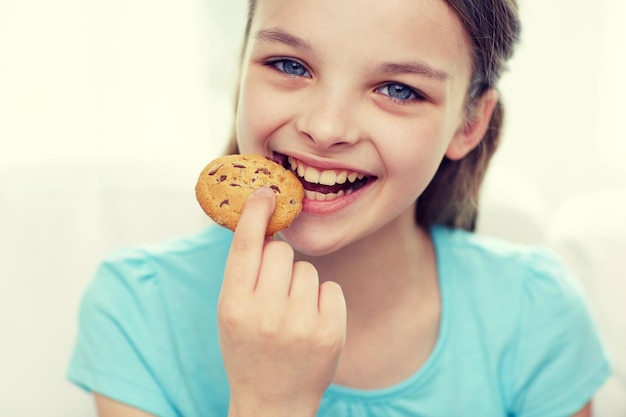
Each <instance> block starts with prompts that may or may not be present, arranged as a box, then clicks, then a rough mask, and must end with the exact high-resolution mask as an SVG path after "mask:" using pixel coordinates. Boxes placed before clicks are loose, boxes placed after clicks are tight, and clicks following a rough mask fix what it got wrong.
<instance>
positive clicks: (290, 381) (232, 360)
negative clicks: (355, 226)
mask: <svg viewBox="0 0 626 417" xmlns="http://www.w3.org/2000/svg"><path fill="white" fill-rule="evenodd" d="M274 206H275V196H274V192H273V191H272V190H270V189H268V188H261V189H259V190H257V191H256V192H255V193H254V194H253V195H252V196H251V197H250V198H249V199H248V200H247V201H246V204H245V206H244V210H243V212H242V214H241V218H240V220H239V224H238V226H237V229H236V230H235V234H234V237H233V242H232V246H231V249H230V254H229V256H228V261H227V264H226V271H225V273H224V283H223V285H222V291H221V294H220V298H219V303H218V327H219V339H220V348H221V350H222V355H223V357H224V365H225V367H226V373H227V375H228V380H229V384H230V391H231V398H230V411H229V416H230V417H234V416H237V417H249V416H254V417H265V416H272V417H282V416H289V417H300V416H306V417H312V416H315V414H316V413H317V409H318V408H319V403H320V401H321V398H322V395H323V393H324V391H326V389H327V388H328V386H329V385H330V383H331V381H332V379H333V377H334V375H335V372H336V370H337V364H338V362H339V356H340V354H341V351H342V349H343V346H344V343H345V334H346V305H345V300H344V297H343V293H342V291H341V288H340V287H339V285H338V284H336V283H334V282H325V283H323V284H322V285H320V283H319V278H318V275H317V271H316V269H315V267H314V266H313V265H312V264H310V263H306V262H296V263H294V262H293V260H294V252H293V249H292V248H291V246H289V244H287V243H285V242H281V241H272V240H271V238H269V239H265V230H266V227H267V223H268V221H269V218H270V216H271V214H272V212H273V210H274Z"/></svg>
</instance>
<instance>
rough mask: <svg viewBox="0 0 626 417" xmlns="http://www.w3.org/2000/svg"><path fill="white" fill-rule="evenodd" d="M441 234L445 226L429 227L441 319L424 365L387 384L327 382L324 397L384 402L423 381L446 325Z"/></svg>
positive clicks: (445, 335)
mask: <svg viewBox="0 0 626 417" xmlns="http://www.w3.org/2000/svg"><path fill="white" fill-rule="evenodd" d="M444 235H445V229H444V228H442V227H439V226H435V227H433V228H431V230H430V236H431V239H432V242H433V247H434V251H435V261H436V266H437V280H438V282H439V293H440V297H441V319H440V322H439V334H438V336H437V340H436V342H435V346H434V348H433V350H432V352H431V353H430V355H429V356H428V358H427V359H426V361H425V362H424V364H423V365H422V366H421V367H420V368H419V369H417V370H416V371H415V372H414V373H413V374H412V375H411V376H409V377H408V378H406V379H405V380H403V381H400V382H398V383H396V384H394V385H391V386H389V387H385V388H376V389H360V388H352V387H348V386H344V385H338V384H331V385H330V386H329V387H328V390H327V391H326V394H325V397H342V398H353V399H357V400H361V401H381V400H387V401H388V400H389V399H391V398H393V397H401V396H402V393H404V392H405V391H407V390H414V389H417V388H418V387H419V386H420V385H422V384H425V383H426V382H427V381H428V380H429V378H430V377H431V376H432V374H433V373H434V372H435V370H436V368H437V365H438V363H439V359H440V357H441V355H442V352H443V350H444V348H445V345H446V341H447V339H448V327H449V323H450V314H451V307H452V306H451V303H450V302H448V301H449V299H450V297H449V289H448V282H449V279H448V271H447V267H446V265H448V262H446V260H445V257H446V253H445V245H444V244H443V242H442V240H443V239H444Z"/></svg>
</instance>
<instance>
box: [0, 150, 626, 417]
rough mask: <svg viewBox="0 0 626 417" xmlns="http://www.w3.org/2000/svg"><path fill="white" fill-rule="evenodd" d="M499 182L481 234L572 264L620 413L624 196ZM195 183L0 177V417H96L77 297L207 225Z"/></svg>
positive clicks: (132, 175) (145, 169)
mask: <svg viewBox="0 0 626 417" xmlns="http://www.w3.org/2000/svg"><path fill="white" fill-rule="evenodd" d="M498 174H499V175H498V176H497V178H498V181H493V180H492V179H491V178H494V177H490V178H488V181H487V184H486V188H485V191H484V199H483V205H482V212H483V216H482V218H481V221H480V222H479V232H480V233H488V234H494V235H499V236H503V237H505V238H508V239H511V240H517V241H520V242H524V243H544V244H549V245H551V246H553V247H554V248H555V249H556V250H558V251H560V252H561V253H562V254H563V256H564V257H565V258H566V259H567V260H568V261H569V262H570V264H571V266H572V268H573V269H574V270H575V271H576V272H577V273H578V275H579V276H580V278H581V279H582V282H583V283H584V285H585V287H586V288H587V289H588V292H589V296H590V300H591V303H592V306H593V308H594V311H595V313H596V314H597V318H598V321H599V325H600V329H601V331H602V333H603V335H604V336H605V338H606V341H607V343H608V345H607V346H608V349H609V351H610V353H611V354H612V356H613V360H614V365H615V366H616V374H615V376H614V377H613V378H612V379H611V381H610V382H609V383H608V384H607V385H606V386H605V387H604V388H603V389H602V390H601V392H600V393H599V396H598V398H597V401H596V416H597V417H619V416H626V362H625V359H626V315H625V314H624V307H623V306H622V304H623V301H622V300H624V299H626V280H625V278H626V269H625V264H624V262H623V260H622V258H623V255H622V252H623V251H624V249H626V225H625V223H624V219H623V215H624V213H626V192H625V191H624V190H619V191H607V192H606V193H598V194H595V195H580V196H576V197H575V198H572V200H570V201H567V202H565V203H564V204H562V205H561V206H560V207H559V208H557V209H553V210H548V209H547V208H546V206H545V204H544V203H543V201H542V199H541V196H540V193H538V192H537V190H536V189H535V187H533V186H532V184H528V183H527V182H526V181H525V180H524V177H523V176H519V175H513V174H510V173H509V174H505V173H502V172H499V173H498ZM512 183H513V184H516V185H515V187H512V186H511V184H512ZM194 184H195V178H194V177H192V176H189V177H188V178H185V177H184V176H182V177H181V176H180V175H179V174H177V170H176V167H172V166H170V167H164V166H153V165H149V164H145V163H138V162H136V161H134V162H133V161H128V162H126V163H112V162H107V161H84V162H81V163H76V162H73V161H56V162H52V163H48V164H38V165H35V166H26V167H22V168H19V169H13V170H8V171H7V170H5V171H0V294H2V298H3V301H2V302H1V303H0V327H1V328H2V329H3V333H4V334H3V342H2V343H1V344H0V369H1V370H2V372H0V392H2V398H3V399H2V401H0V415H1V416H11V417H32V416H46V417H70V416H82V417H90V416H91V417H93V416H95V410H94V407H93V404H92V400H91V398H90V397H89V396H88V395H87V394H85V393H83V392H82V391H80V390H79V389H78V388H75V387H74V386H72V385H70V384H69V383H67V382H66V381H65V370H66V366H67V361H68V359H69V355H70V353H71V349H72V345H73V343H74V338H75V336H76V319H77V312H78V303H79V300H80V297H81V294H82V292H83V290H84V288H85V286H86V285H87V282H88V281H89V280H90V279H91V277H92V275H93V272H94V270H95V268H96V266H97V264H98V263H99V261H100V260H101V258H102V257H103V256H104V255H105V254H106V253H107V252H109V251H110V250H113V249H114V248H116V247H119V246H123V245H131V244H135V243H139V242H146V241H154V240H158V239H161V238H165V237H169V236H172V235H177V234H181V233H186V232H189V231H192V230H195V229H197V228H200V227H202V226H203V225H205V224H206V223H207V219H206V217H205V216H204V214H202V213H201V211H200V210H199V208H198V207H197V205H196V202H195V198H194V194H193V186H194ZM513 189H514V190H516V191H515V192H512V191H511V190H513Z"/></svg>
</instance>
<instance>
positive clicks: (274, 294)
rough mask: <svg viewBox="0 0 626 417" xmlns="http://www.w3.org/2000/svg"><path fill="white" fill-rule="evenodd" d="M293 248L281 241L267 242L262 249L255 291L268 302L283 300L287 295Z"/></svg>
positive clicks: (289, 284)
mask: <svg viewBox="0 0 626 417" xmlns="http://www.w3.org/2000/svg"><path fill="white" fill-rule="evenodd" d="M293 258H294V254H293V249H292V248H291V246H289V244H288V243H286V242H282V241H276V242H269V243H267V244H266V246H265V249H264V251H263V259H262V260H261V270H260V272H259V277H258V279H257V283H256V287H255V293H256V294H259V295H260V296H262V297H264V299H266V300H267V301H268V302H270V303H272V302H278V301H279V300H281V299H282V300H284V299H286V298H287V296H288V295H289V287H290V286H291V273H292V269H293Z"/></svg>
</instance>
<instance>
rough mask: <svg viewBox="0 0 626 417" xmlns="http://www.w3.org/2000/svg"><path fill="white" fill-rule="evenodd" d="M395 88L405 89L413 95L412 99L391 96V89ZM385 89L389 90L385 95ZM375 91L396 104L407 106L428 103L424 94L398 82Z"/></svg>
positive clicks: (390, 83)
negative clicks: (422, 102)
mask: <svg viewBox="0 0 626 417" xmlns="http://www.w3.org/2000/svg"><path fill="white" fill-rule="evenodd" d="M394 86H396V87H400V88H403V89H407V90H408V92H409V93H410V94H411V97H410V98H406V99H401V98H397V97H392V96H391V95H390V94H389V88H390V87H394ZM384 89H387V93H383V90H384ZM375 91H376V92H377V93H380V94H383V95H384V96H386V98H387V99H389V100H391V101H393V102H395V103H399V104H407V103H414V102H420V101H426V100H427V97H426V96H425V95H424V94H422V93H421V92H420V91H418V90H416V89H415V88H413V87H409V86H408V85H406V84H402V83H398V82H389V83H387V84H384V85H383V86H381V87H378V88H377V89H376V90H375Z"/></svg>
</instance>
